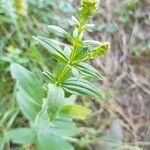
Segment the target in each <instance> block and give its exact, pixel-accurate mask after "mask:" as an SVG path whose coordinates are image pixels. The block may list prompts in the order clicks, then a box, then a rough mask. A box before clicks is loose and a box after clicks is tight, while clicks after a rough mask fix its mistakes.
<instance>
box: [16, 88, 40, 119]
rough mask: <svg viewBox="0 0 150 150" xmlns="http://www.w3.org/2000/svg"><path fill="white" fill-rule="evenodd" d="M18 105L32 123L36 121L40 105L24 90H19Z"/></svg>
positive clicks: (17, 95)
mask: <svg viewBox="0 0 150 150" xmlns="http://www.w3.org/2000/svg"><path fill="white" fill-rule="evenodd" d="M16 100H17V103H18V105H19V107H20V109H21V111H22V113H23V115H24V116H25V117H26V118H27V119H28V120H30V121H34V119H35V117H36V115H37V112H38V111H39V110H40V105H38V104H37V103H35V101H34V100H33V99H32V98H31V97H30V96H29V95H28V94H27V93H26V92H25V91H24V90H23V89H19V91H17V94H16Z"/></svg>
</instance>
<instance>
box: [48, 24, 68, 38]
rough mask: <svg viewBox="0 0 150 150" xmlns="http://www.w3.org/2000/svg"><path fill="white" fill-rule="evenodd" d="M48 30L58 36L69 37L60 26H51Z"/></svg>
mask: <svg viewBox="0 0 150 150" xmlns="http://www.w3.org/2000/svg"><path fill="white" fill-rule="evenodd" d="M48 29H49V30H50V31H51V32H53V33H55V34H56V35H58V36H62V37H65V36H68V33H67V32H66V31H65V30H64V29H62V28H60V27H58V26H55V25H49V26H48Z"/></svg>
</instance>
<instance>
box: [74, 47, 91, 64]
mask: <svg viewBox="0 0 150 150" xmlns="http://www.w3.org/2000/svg"><path fill="white" fill-rule="evenodd" d="M88 49H89V46H87V45H82V46H80V47H79V48H78V49H77V53H76V55H75V58H74V60H75V61H77V60H80V59H82V58H83V57H85V56H86V54H87V52H88Z"/></svg>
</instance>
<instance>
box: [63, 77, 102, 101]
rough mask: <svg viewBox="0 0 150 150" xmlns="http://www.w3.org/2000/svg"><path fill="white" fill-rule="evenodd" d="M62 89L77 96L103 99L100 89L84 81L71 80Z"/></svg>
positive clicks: (65, 82)
mask: <svg viewBox="0 0 150 150" xmlns="http://www.w3.org/2000/svg"><path fill="white" fill-rule="evenodd" d="M62 87H63V88H64V90H66V91H67V92H70V93H72V94H75V95H87V96H91V97H93V98H95V99H96V100H100V99H102V95H101V94H100V91H99V89H98V88H97V87H96V86H95V85H94V84H92V83H91V82H89V81H87V80H84V79H78V78H69V79H67V80H66V81H64V83H63V85H62Z"/></svg>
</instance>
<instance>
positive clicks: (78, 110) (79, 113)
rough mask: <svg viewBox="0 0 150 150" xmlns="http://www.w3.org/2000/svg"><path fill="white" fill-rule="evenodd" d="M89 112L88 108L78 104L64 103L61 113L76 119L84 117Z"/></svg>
mask: <svg viewBox="0 0 150 150" xmlns="http://www.w3.org/2000/svg"><path fill="white" fill-rule="evenodd" d="M90 112H91V110H90V109H88V108H86V107H83V106H80V105H64V107H63V109H62V110H61V113H62V114H64V115H67V116H70V117H73V118H77V119H85V118H86V116H87V115H88V114H89V113H90Z"/></svg>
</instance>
